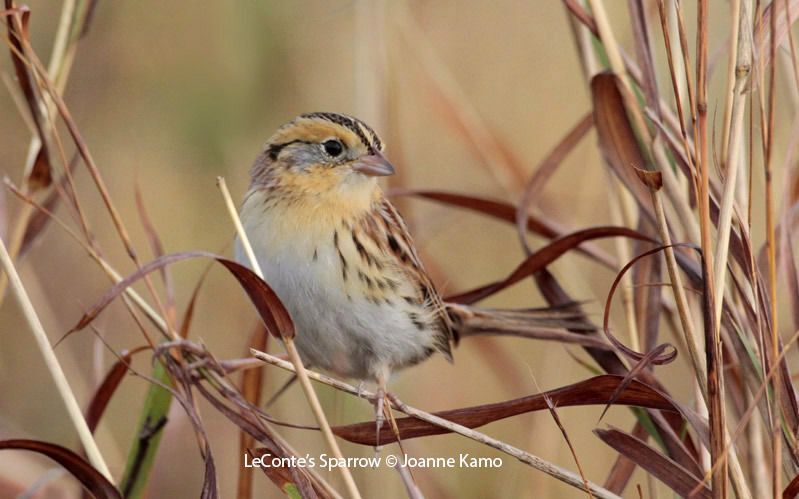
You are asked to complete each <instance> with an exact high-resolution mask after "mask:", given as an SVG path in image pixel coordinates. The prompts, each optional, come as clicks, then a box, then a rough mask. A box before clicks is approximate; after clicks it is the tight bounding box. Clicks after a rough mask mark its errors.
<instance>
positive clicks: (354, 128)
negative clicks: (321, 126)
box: [302, 113, 381, 154]
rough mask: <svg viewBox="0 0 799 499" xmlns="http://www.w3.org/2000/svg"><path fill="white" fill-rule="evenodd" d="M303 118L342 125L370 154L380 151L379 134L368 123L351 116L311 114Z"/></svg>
mask: <svg viewBox="0 0 799 499" xmlns="http://www.w3.org/2000/svg"><path fill="white" fill-rule="evenodd" d="M302 117H303V118H311V119H313V118H320V119H323V120H326V121H329V122H331V123H335V124H336V125H341V126H343V127H344V128H346V129H348V130H350V131H351V132H352V133H354V134H355V135H357V136H358V138H359V139H360V140H361V143H363V145H364V146H366V147H367V148H368V149H369V152H370V153H372V154H375V153H376V152H377V150H379V149H380V144H381V143H380V139H378V138H377V134H375V133H374V130H372V129H371V128H369V126H368V125H366V123H364V122H362V121H360V120H357V119H355V118H353V117H351V116H347V115H344V114H337V113H310V114H304V115H302ZM364 129H365V130H367V131H368V132H369V134H370V135H372V137H374V138H375V140H374V143H372V141H370V140H369V138H368V137H367V135H366V133H365V132H364Z"/></svg>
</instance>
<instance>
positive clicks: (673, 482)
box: [594, 428, 711, 499]
mask: <svg viewBox="0 0 799 499" xmlns="http://www.w3.org/2000/svg"><path fill="white" fill-rule="evenodd" d="M594 433H595V434H596V436H598V437H599V438H600V439H601V440H602V441H603V442H605V443H606V444H608V445H609V446H611V447H613V448H614V449H616V451H618V452H619V453H620V454H622V455H624V456H626V457H628V458H629V459H630V460H632V461H633V462H634V463H636V464H638V466H640V467H641V468H643V469H645V470H646V471H648V472H649V473H650V474H652V476H654V477H655V478H657V479H658V480H660V481H661V482H663V483H665V484H666V485H667V486H668V487H669V488H670V489H671V490H673V491H674V492H676V493H677V494H679V495H680V496H682V497H693V498H703V499H704V498H707V499H710V497H711V495H710V489H709V488H708V487H707V486H706V485H704V484H703V483H702V482H701V481H700V480H699V478H697V477H696V476H694V475H693V474H692V473H691V472H689V471H688V470H686V469H685V468H683V467H682V466H680V465H679V464H677V463H675V462H674V461H672V460H671V459H669V458H668V457H666V456H664V455H663V454H661V453H660V452H658V451H656V450H655V449H653V448H652V447H650V446H648V445H646V443H644V442H643V441H641V440H639V439H637V438H635V437H634V436H632V435H630V434H628V433H625V432H623V431H621V430H619V429H616V428H610V429H608V430H600V429H597V430H594ZM694 489H696V490H697V492H696V494H694V495H690V494H691V492H692V491H693V490H694Z"/></svg>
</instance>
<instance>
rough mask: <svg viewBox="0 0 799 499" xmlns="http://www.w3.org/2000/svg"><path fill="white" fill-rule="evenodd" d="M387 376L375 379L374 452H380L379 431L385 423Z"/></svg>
mask: <svg viewBox="0 0 799 499" xmlns="http://www.w3.org/2000/svg"><path fill="white" fill-rule="evenodd" d="M387 378H388V376H385V375H381V376H378V377H377V394H376V395H377V397H376V398H375V426H376V428H377V431H376V432H375V452H380V430H381V429H382V428H383V423H385V421H386V417H385V414H384V411H385V402H386V383H387Z"/></svg>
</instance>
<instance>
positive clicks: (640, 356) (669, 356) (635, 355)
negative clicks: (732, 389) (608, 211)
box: [602, 243, 698, 364]
mask: <svg viewBox="0 0 799 499" xmlns="http://www.w3.org/2000/svg"><path fill="white" fill-rule="evenodd" d="M677 247H684V248H692V249H698V248H697V247H696V246H695V245H692V244H686V243H679V244H671V245H668V246H658V247H657V248H654V249H651V250H649V251H645V252H643V253H641V254H639V255H637V256H636V257H635V258H633V259H632V260H630V261H629V262H627V264H626V265H624V267H623V268H622V269H621V270H620V271H619V273H618V274H616V278H615V279H614V280H613V284H611V286H610V291H608V298H607V300H606V301H605V313H604V317H603V321H602V330H603V331H604V332H605V336H606V337H607V339H608V340H609V341H610V342H611V343H612V344H613V346H615V347H616V348H618V349H619V350H620V351H621V352H622V353H624V355H626V356H628V357H629V358H631V359H633V360H635V361H636V362H640V361H642V360H644V359H647V361H648V362H651V363H652V364H667V363H669V362H671V361H672V360H674V359H675V357H677V350H676V349H674V348H672V349H671V351H670V352H668V353H664V354H662V355H656V356H653V355H650V354H649V353H646V354H644V353H639V352H636V351H635V350H633V349H631V348H630V347H628V346H627V345H625V344H624V343H622V342H621V341H619V339H618V338H616V337H615V336H614V335H613V333H611V332H610V327H609V325H608V324H609V322H610V305H611V303H612V302H613V295H614V294H615V293H616V288H618V287H619V284H620V283H621V280H622V278H623V277H624V274H626V273H627V271H628V270H630V269H631V268H632V266H633V265H635V264H636V263H637V262H638V261H639V260H641V259H642V258H645V257H647V256H650V255H654V254H655V253H659V252H661V251H663V250H665V249H668V248H677ZM654 350H658V351H661V350H663V351H665V350H666V348H665V347H664V348H660V347H656V348H655V349H653V350H652V351H654Z"/></svg>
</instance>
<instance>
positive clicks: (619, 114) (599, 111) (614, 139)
mask: <svg viewBox="0 0 799 499" xmlns="http://www.w3.org/2000/svg"><path fill="white" fill-rule="evenodd" d="M591 97H592V100H593V104H594V124H595V126H596V130H597V134H598V135H599V149H600V150H601V151H602V155H603V156H604V157H605V160H606V161H607V162H608V164H609V165H610V168H611V170H612V171H613V173H615V174H616V176H617V177H618V178H619V179H620V180H621V181H622V183H623V184H624V186H625V187H627V190H628V191H630V193H631V194H632V195H633V197H635V200H636V201H637V202H638V206H639V207H640V208H641V212H642V213H645V214H646V215H647V216H648V217H649V219H650V220H652V221H654V216H653V214H652V203H651V197H650V194H649V189H647V188H646V187H645V186H644V184H643V183H641V180H640V179H639V178H638V175H637V174H636V173H635V169H636V168H643V169H645V168H646V160H645V159H644V155H643V153H642V152H641V148H640V147H639V146H638V139H637V138H636V136H635V132H634V131H633V127H632V125H630V120H629V118H627V111H626V110H625V107H624V99H623V98H622V95H621V92H620V91H619V88H618V86H617V83H616V76H615V75H614V74H613V73H600V74H598V75H596V76H594V77H593V78H591Z"/></svg>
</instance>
